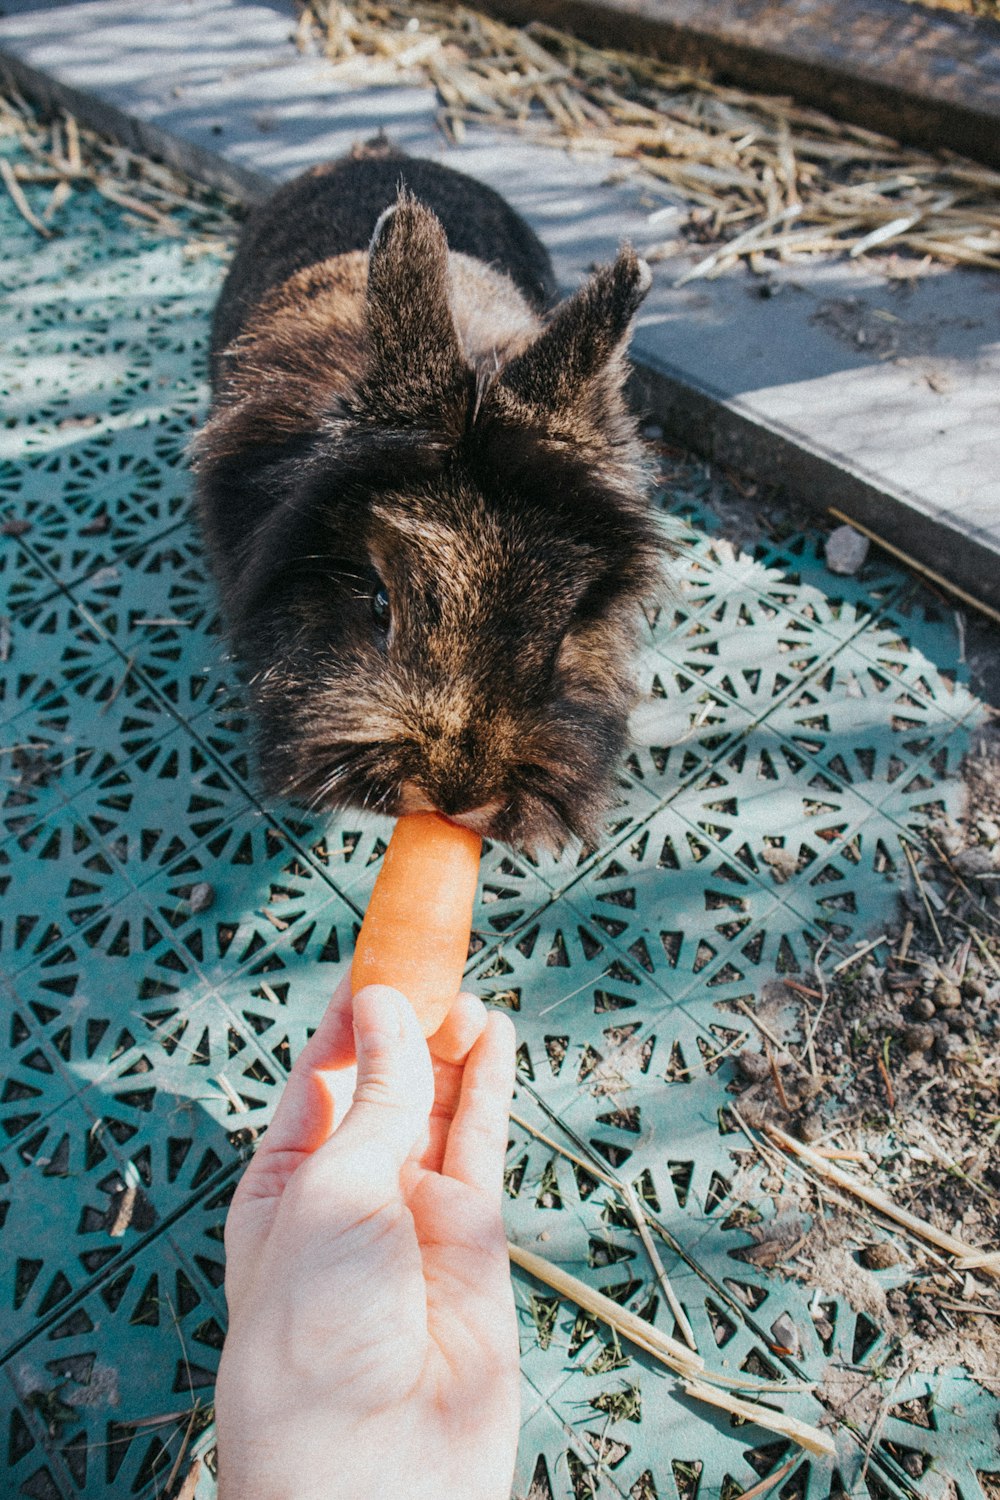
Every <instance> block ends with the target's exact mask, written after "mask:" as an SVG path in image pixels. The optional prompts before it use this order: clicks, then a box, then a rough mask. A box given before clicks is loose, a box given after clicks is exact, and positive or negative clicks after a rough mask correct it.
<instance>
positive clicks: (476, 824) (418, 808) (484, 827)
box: [398, 781, 508, 838]
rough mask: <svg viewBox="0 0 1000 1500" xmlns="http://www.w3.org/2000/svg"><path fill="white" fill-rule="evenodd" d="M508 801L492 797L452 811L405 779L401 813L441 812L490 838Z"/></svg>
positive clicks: (401, 788) (400, 804)
mask: <svg viewBox="0 0 1000 1500" xmlns="http://www.w3.org/2000/svg"><path fill="white" fill-rule="evenodd" d="M507 807H508V803H507V802H506V801H505V800H504V798H503V797H491V798H490V799H489V801H488V802H483V803H481V804H480V805H479V806H478V807H467V808H463V810H462V811H461V812H452V811H451V810H450V809H447V810H446V809H445V808H442V807H439V806H438V804H437V803H436V802H434V801H433V799H432V798H430V797H428V795H427V793H426V792H425V791H424V789H423V787H421V786H418V785H417V783H416V782H414V781H404V782H403V784H402V786H401V787H400V791H399V808H398V811H399V812H400V813H414V812H439V813H441V814H442V815H443V816H444V817H446V818H448V819H449V821H450V822H452V823H460V824H461V825H462V827H463V828H471V830H472V832H473V833H478V834H479V835H480V836H481V837H482V838H489V837H490V836H491V835H493V834H494V830H495V825H496V820H497V818H498V817H499V816H500V815H501V814H502V813H504V812H506V811H507Z"/></svg>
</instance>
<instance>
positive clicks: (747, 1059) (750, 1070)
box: [736, 1048, 771, 1083]
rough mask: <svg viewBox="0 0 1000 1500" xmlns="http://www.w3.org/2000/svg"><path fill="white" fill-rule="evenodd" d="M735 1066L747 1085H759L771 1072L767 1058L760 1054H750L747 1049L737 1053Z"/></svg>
mask: <svg viewBox="0 0 1000 1500" xmlns="http://www.w3.org/2000/svg"><path fill="white" fill-rule="evenodd" d="M736 1066H737V1068H738V1069H739V1071H740V1073H741V1074H742V1075H743V1077H744V1078H745V1079H746V1080H747V1081H748V1082H749V1083H760V1081H761V1079H762V1078H766V1077H767V1075H768V1074H769V1073H770V1071H771V1069H770V1067H769V1066H768V1061H767V1058H766V1057H764V1056H762V1054H761V1053H760V1052H751V1051H750V1050H749V1048H747V1049H745V1050H744V1051H743V1052H738V1053H737V1055H736Z"/></svg>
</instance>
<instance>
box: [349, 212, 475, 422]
mask: <svg viewBox="0 0 1000 1500" xmlns="http://www.w3.org/2000/svg"><path fill="white" fill-rule="evenodd" d="M368 256H369V258H368V292H367V298H366V304H365V317H366V323H367V333H368V365H367V368H366V370H365V375H364V378H363V380H362V383H361V389H360V392H359V394H360V396H361V400H362V404H363V406H364V407H365V408H366V409H367V411H368V412H369V414H370V415H372V416H374V417H375V418H377V419H378V420H380V421H385V422H387V423H391V424H392V425H395V426H404V427H413V426H431V427H436V428H439V429H440V428H443V429H445V430H450V428H451V427H452V425H453V424H454V425H455V426H456V430H460V429H461V426H462V425H463V423H464V421H465V412H466V407H467V405H468V396H469V386H470V381H471V378H472V377H471V372H470V370H469V367H468V365H467V364H466V362H465V359H464V357H463V354H462V350H461V347H460V345H459V342H458V335H457V333H456V332H455V324H454V322H453V320H452V316H451V309H450V308H449V306H448V242H447V240H446V238H445V233H444V230H443V228H442V227H441V223H440V221H439V219H438V218H437V216H436V215H435V214H433V213H432V212H431V210H430V209H429V208H427V207H426V206H425V205H424V204H422V203H420V202H418V201H417V199H416V198H414V197H413V196H412V194H410V193H408V192H407V191H406V190H405V189H404V188H401V189H400V192H399V196H398V198H397V200H396V202H395V204H393V205H392V206H391V207H390V208H387V209H386V210H385V212H384V213H383V214H382V215H381V217H380V218H379V220H378V222H377V224H376V225H375V230H374V233H373V234H372V239H371V245H370V247H369V252H368Z"/></svg>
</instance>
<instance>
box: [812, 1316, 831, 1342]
mask: <svg viewBox="0 0 1000 1500" xmlns="http://www.w3.org/2000/svg"><path fill="white" fill-rule="evenodd" d="M813 1325H814V1327H815V1329H816V1337H817V1338H818V1339H819V1341H820V1343H822V1344H826V1343H829V1341H830V1339H832V1338H833V1324H832V1323H831V1322H830V1320H829V1318H826V1317H824V1316H823V1314H822V1313H817V1314H816V1315H815V1316H814V1318H813Z"/></svg>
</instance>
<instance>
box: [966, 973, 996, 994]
mask: <svg viewBox="0 0 1000 1500" xmlns="http://www.w3.org/2000/svg"><path fill="white" fill-rule="evenodd" d="M989 988H990V987H989V985H988V984H987V983H986V980H985V979H983V977H982V976H981V975H980V974H966V976H965V978H964V979H963V980H962V994H963V995H964V996H965V998H966V999H967V1000H985V999H986V996H987V995H988V994H989Z"/></svg>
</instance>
